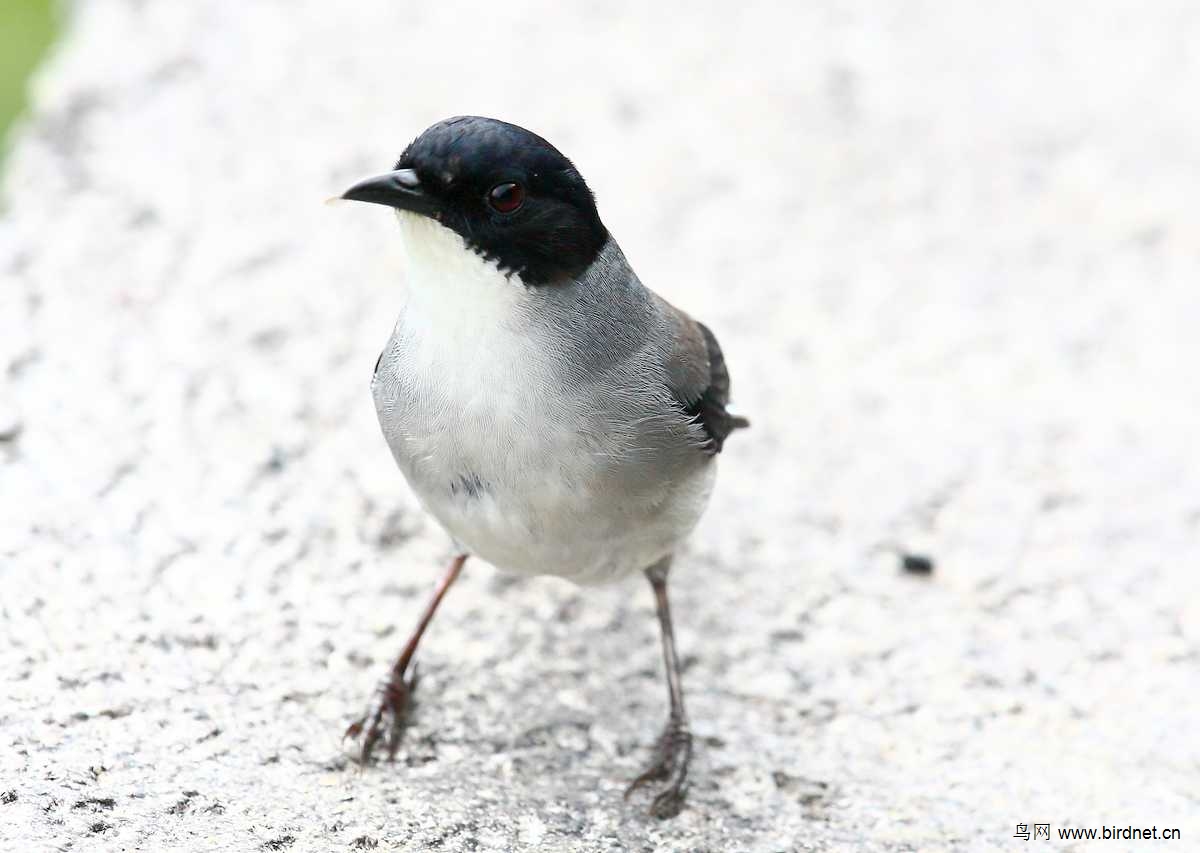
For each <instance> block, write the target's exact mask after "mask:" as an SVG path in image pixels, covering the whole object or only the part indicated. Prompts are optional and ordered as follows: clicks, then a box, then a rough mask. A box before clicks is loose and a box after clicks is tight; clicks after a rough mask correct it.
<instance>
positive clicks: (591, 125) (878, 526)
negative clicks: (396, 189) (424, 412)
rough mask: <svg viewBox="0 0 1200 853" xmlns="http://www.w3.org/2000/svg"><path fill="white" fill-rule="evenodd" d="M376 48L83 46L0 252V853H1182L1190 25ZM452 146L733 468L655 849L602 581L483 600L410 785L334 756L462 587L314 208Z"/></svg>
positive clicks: (692, 25) (433, 658)
mask: <svg viewBox="0 0 1200 853" xmlns="http://www.w3.org/2000/svg"><path fill="white" fill-rule="evenodd" d="M404 5H407V4H397V3H391V2H385V0H370V2H362V3H356V4H352V5H348V6H346V7H345V8H342V9H340V10H339V11H336V12H335V11H330V10H331V9H332V8H333V7H332V6H331V4H328V3H325V2H317V0H295V2H286V3H284V2H262V3H244V4H234V3H226V2H220V0H203V1H202V0H196V2H192V3H187V4H184V3H131V2H118V0H81V2H78V3H75V4H72V7H73V13H72V15H71V18H72V21H71V26H70V28H69V32H68V34H67V35H66V36H65V38H64V40H63V42H62V44H61V48H60V49H59V51H58V52H57V54H56V55H55V56H54V57H53V58H52V60H51V61H50V62H49V63H48V65H47V67H46V68H45V69H44V73H43V74H42V76H41V78H40V79H39V80H38V85H37V91H36V96H35V99H34V109H33V115H32V117H31V119H30V121H29V122H28V123H27V124H26V126H25V127H24V128H23V129H22V130H21V131H20V132H19V133H18V135H17V138H16V142H15V147H14V150H13V151H12V152H11V155H10V157H9V159H8V162H7V174H6V177H5V184H4V186H5V191H4V198H5V200H6V210H5V213H4V214H3V220H2V222H0V270H2V273H0V275H2V277H3V278H2V281H3V287H2V288H0V377H3V379H2V381H3V382H4V385H3V386H0V507H2V510H3V511H2V513H0V684H2V688H0V849H3V850H66V849H81V850H114V851H115V850H168V849H170V850H257V849H266V850H285V849H286V850H290V851H308V850H313V851H325V850H356V849H373V848H378V849H402V850H414V851H415V850H429V849H436V850H440V851H467V850H507V849H531V850H534V849H536V850H544V851H568V850H572V851H573V850H586V851H592V850H611V851H617V850H634V851H652V850H663V851H790V850H809V851H918V850H919V851H943V850H969V851H989V850H1013V849H1025V845H1027V844H1045V845H1046V847H1045V848H1043V849H1062V850H1085V849H1097V850H1115V849H1147V848H1146V847H1140V846H1138V845H1137V844H1129V845H1122V844H1120V843H1117V844H1114V843H1112V842H1097V843H1096V844H1095V845H1093V846H1092V847H1088V846H1087V845H1085V844H1080V843H1073V842H1067V841H1060V840H1058V837H1057V832H1058V830H1059V829H1060V828H1066V827H1085V828H1086V827H1100V826H1102V825H1113V824H1117V825H1119V826H1121V827H1124V826H1127V825H1134V826H1139V827H1140V826H1151V825H1157V826H1158V827H1159V828H1160V829H1162V828H1167V827H1172V828H1179V829H1180V830H1181V831H1182V840H1181V841H1179V842H1175V843H1174V844H1166V845H1162V844H1161V843H1160V844H1158V845H1154V847H1155V849H1158V847H1160V846H1161V847H1163V849H1178V850H1186V849H1195V846H1194V845H1195V844H1196V843H1197V841H1196V839H1197V838H1200V797H1198V795H1197V788H1196V784H1195V783H1196V780H1197V778H1198V771H1200V737H1197V736H1196V715H1197V707H1198V704H1200V580H1198V574H1197V565H1198V562H1200V451H1198V450H1197V446H1198V445H1197V431H1198V428H1200V380H1198V379H1197V372H1196V370H1197V364H1200V334H1197V320H1198V318H1200V286H1198V285H1200V280H1198V273H1200V228H1197V224H1198V219H1197V207H1196V199H1197V195H1198V190H1200V154H1198V153H1197V152H1200V112H1198V111H1197V107H1196V92H1197V90H1198V89H1200V54H1198V53H1197V51H1196V50H1195V49H1194V45H1195V44H1196V43H1197V41H1198V40H1200V12H1198V11H1197V8H1196V5H1195V3H1193V2H1191V0H1179V2H1155V3H1144V2H1132V0H1131V2H1089V3H1084V2H1066V0H1062V2H1058V3H1051V4H1037V5H1034V4H1024V3H1017V4H976V3H957V2H951V0H929V2H921V3H915V4H914V3H896V4H888V5H887V7H886V8H885V7H884V6H883V5H882V4H875V3H867V2H841V0H820V2H815V3H804V4H792V7H791V11H789V12H787V13H783V12H781V11H780V10H779V8H778V6H777V4H769V3H761V4H755V3H750V4H729V3H721V4H711V5H707V6H705V7H704V8H697V7H696V5H695V4H688V5H686V6H679V7H677V8H670V9H668V8H666V7H657V8H655V9H653V10H648V9H644V8H643V6H642V5H637V4H620V3H578V4H570V5H568V4H561V3H549V2H546V3H541V4H539V3H515V4H493V5H491V6H489V7H487V8H484V9H473V10H468V9H467V8H466V7H460V6H458V5H456V4H451V3H436V4H423V5H421V6H419V7H414V8H402V7H403V6H404ZM468 112H470V113H482V114H491V115H496V116H501V117H504V118H507V119H510V120H513V121H516V122H518V123H520V124H524V125H526V126H529V127H532V128H534V129H536V130H538V131H539V132H541V133H543V134H544V135H546V136H547V137H549V138H550V139H551V140H553V141H554V142H556V143H557V144H558V145H559V146H560V147H562V148H563V149H564V150H565V151H566V152H568V153H569V154H570V155H571V156H572V157H573V158H574V160H575V162H576V163H577V164H578V165H579V167H580V169H581V170H582V172H583V173H584V174H585V175H586V176H587V177H588V178H589V180H590V182H591V183H592V186H593V187H594V189H595V190H596V192H597V195H598V197H599V200H600V207H601V211H602V213H603V215H604V217H605V220H606V222H607V223H608V225H609V227H610V228H611V230H612V231H613V233H615V234H616V235H617V236H618V237H619V239H620V240H621V242H622V245H623V246H624V248H625V251H626V253H627V254H628V255H629V256H630V258H631V259H632V261H633V263H634V265H635V266H636V268H637V269H638V270H639V272H640V274H641V276H642V278H643V279H644V280H645V281H646V282H647V283H648V284H650V285H651V286H652V287H655V288H656V289H658V290H659V291H660V292H662V293H664V294H665V295H666V296H668V298H670V299H672V300H673V301H676V302H677V303H679V304H680V305H682V306H685V307H686V308H687V309H689V310H691V311H692V312H693V313H695V314H696V315H697V316H698V317H700V318H702V319H704V320H705V321H706V322H707V323H709V324H710V325H711V326H712V327H713V328H714V329H715V330H716V331H717V333H718V335H719V336H720V337H721V340H722V342H723V344H724V349H725V352H726V354H727V356H728V360H729V364H730V367H731V371H732V375H733V379H734V396H735V399H736V402H737V403H738V405H739V408H740V409H741V410H742V411H744V412H745V413H747V414H748V415H750V416H751V417H752V418H753V420H754V428H753V429H752V430H751V431H749V432H746V433H739V434H738V435H735V436H734V437H733V438H732V439H731V440H730V442H729V444H728V445H727V449H726V452H725V454H724V455H723V457H722V459H721V468H722V471H721V476H720V478H719V479H720V482H719V485H718V488H717V492H716V494H715V496H714V499H713V502H712V506H711V508H710V511H709V513H708V515H707V518H706V521H705V522H704V523H703V525H702V527H701V528H700V529H699V530H698V531H697V532H696V534H695V536H694V538H693V540H692V543H691V547H690V550H689V551H688V552H687V553H686V554H685V555H683V557H682V558H681V559H680V560H679V562H678V564H677V567H676V572H675V576H674V587H673V589H674V596H675V606H676V611H677V621H678V634H679V642H680V645H681V647H682V649H683V651H684V653H685V655H686V663H687V670H686V675H685V680H686V686H687V688H688V690H689V691H690V693H689V695H690V702H691V711H692V715H693V717H694V728H695V731H696V733H697V735H698V755H697V760H696V763H695V767H694V775H693V779H694V785H693V788H692V792H691V799H690V805H689V807H688V809H687V810H686V811H685V812H684V813H683V814H682V815H681V816H680V817H678V818H677V819H675V820H673V821H670V822H666V823H663V822H658V821H655V820H653V819H650V818H648V817H646V816H645V815H644V807H645V804H646V803H645V800H639V801H635V802H630V803H628V804H627V803H624V802H623V801H622V798H621V791H622V787H623V785H624V783H625V781H627V780H628V779H629V778H630V777H632V776H633V775H634V774H635V773H636V772H637V771H638V770H639V768H640V766H641V765H642V764H643V762H644V761H645V759H646V758H647V756H648V752H647V747H648V745H649V744H650V743H651V742H652V740H653V738H654V736H655V734H656V732H657V730H658V727H659V726H660V725H661V723H662V720H663V716H664V713H665V689H664V686H663V683H662V677H661V673H660V663H659V650H658V645H657V643H658V640H657V634H656V626H655V623H654V619H653V610H652V606H651V597H650V593H649V590H648V588H646V587H645V585H644V584H643V582H642V581H640V580H639V579H636V578H635V579H631V580H629V581H628V582H626V583H623V584H621V585H619V586H616V587H614V588H607V589H601V590H579V589H576V588H573V587H571V586H569V585H567V584H565V583H563V582H560V581H556V580H551V579H538V580H530V581H521V582H513V581H508V580H504V579H501V578H498V577H494V576H493V574H492V572H491V570H490V569H488V568H486V567H485V566H483V565H481V564H475V565H474V566H472V567H470V569H469V571H468V572H467V574H466V576H465V577H464V580H463V581H462V582H461V586H459V587H458V588H456V589H454V590H453V591H452V593H451V595H450V597H449V599H448V601H447V605H446V607H445V609H444V611H443V612H442V613H441V614H440V616H439V618H438V619H437V621H436V622H435V624H434V627H433V629H432V631H431V634H430V636H429V637H428V638H427V639H428V642H427V644H426V645H425V647H424V648H423V649H422V652H421V657H420V661H421V667H422V672H423V675H424V678H423V683H422V685H421V690H420V700H421V701H420V705H419V708H418V711H417V715H416V719H415V723H414V726H413V728H412V730H411V731H410V733H409V737H408V740H407V742H406V744H405V747H404V748H403V750H402V751H401V753H400V755H399V757H398V760H397V761H396V763H395V764H394V765H383V766H373V767H370V768H367V769H366V770H360V769H359V768H358V767H357V766H356V765H355V764H354V763H353V762H351V761H350V760H349V758H348V755H349V753H348V749H347V748H345V747H343V745H342V743H341V741H340V735H341V733H342V731H343V730H344V728H345V726H346V725H347V723H348V722H349V721H350V720H351V719H352V717H353V716H354V715H355V714H356V713H357V712H358V711H360V710H361V709H362V707H363V706H364V702H365V700H366V698H367V696H368V695H369V693H370V691H371V689H372V687H373V686H374V684H375V683H376V680H377V679H378V678H379V677H380V675H381V674H382V671H383V668H384V667H385V666H386V664H387V661H388V659H389V658H390V657H391V656H392V655H393V654H394V653H395V652H396V650H397V647H398V645H399V644H400V642H401V639H402V635H403V634H404V632H406V631H407V630H408V628H409V626H410V625H411V623H412V622H413V621H414V619H415V618H416V615H417V613H418V609H419V607H420V605H421V602H422V601H423V598H424V596H425V594H426V591H427V589H428V588H429V587H430V585H431V584H432V582H433V580H434V578H435V576H436V574H437V572H438V571H440V563H441V562H442V561H443V560H444V559H445V557H446V555H447V543H446V540H445V538H444V537H443V535H442V534H441V533H440V532H439V531H438V530H437V529H436V528H435V526H434V525H433V524H432V523H431V522H430V521H428V520H427V519H425V518H423V517H422V515H421V513H420V512H419V511H418V509H417V507H416V504H415V502H414V500H413V498H412V496H411V494H410V493H409V492H408V491H407V489H406V487H405V485H404V483H403V481H402V480H401V478H400V476H399V474H398V472H397V471H396V470H395V468H394V466H393V464H392V461H391V459H390V456H389V454H388V452H387V450H386V448H385V446H384V443H383V441H382V439H381V437H380V435H379V431H378V427H377V425H376V423H375V416H374V411H373V408H372V405H371V401H370V397H369V394H368V390H367V382H368V378H369V376H370V369H371V365H372V364H373V362H374V360H375V356H376V355H377V353H378V351H379V349H380V347H381V345H382V343H383V342H384V340H385V339H386V337H387V335H388V332H389V329H390V325H391V322H392V318H393V315H394V313H395V310H396V305H397V303H398V299H399V288H400V282H399V281H398V280H397V274H396V240H395V234H394V226H393V223H392V222H391V219H390V217H388V216H387V215H386V214H385V213H384V212H383V211H381V210H378V209H372V208H368V207H366V206H362V207H354V206H341V207H326V206H323V205H322V204H321V202H322V200H323V199H324V198H326V197H327V196H329V195H331V194H333V193H336V192H338V191H340V190H342V189H344V188H345V187H346V186H347V185H348V184H349V183H350V182H351V181H353V180H355V179H357V178H359V177H362V176H363V175H366V174H370V173H374V172H377V171H379V170H381V169H383V168H385V167H387V166H388V165H390V163H391V162H392V161H393V160H394V158H395V157H396V155H397V154H398V153H399V151H400V150H401V149H402V148H403V146H404V145H405V144H406V143H407V142H408V140H409V139H410V138H412V137H413V136H414V135H415V134H416V133H418V132H419V131H420V130H421V129H423V128H424V127H425V126H426V125H428V124H430V123H431V122H433V121H434V120H436V119H439V118H442V117H444V116H446V115H452V114H457V113H468ZM903 553H919V554H924V555H929V556H932V557H933V559H934V560H935V562H936V569H935V571H934V573H933V574H932V575H931V576H926V577H921V576H915V575H912V574H905V573H902V572H901V571H900V570H899V568H898V566H899V563H900V559H901V554H903ZM1018 823H1026V824H1030V825H1032V824H1034V823H1049V824H1050V825H1051V828H1052V831H1053V832H1054V833H1055V835H1054V840H1053V841H1052V842H1051V843H1049V844H1047V843H1046V842H1042V841H1039V842H1033V841H1030V842H1025V841H1022V840H1019V839H1014V838H1013V835H1014V831H1015V828H1016V825H1017V824H1018Z"/></svg>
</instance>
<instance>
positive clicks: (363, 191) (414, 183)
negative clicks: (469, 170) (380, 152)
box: [342, 169, 438, 216]
mask: <svg viewBox="0 0 1200 853" xmlns="http://www.w3.org/2000/svg"><path fill="white" fill-rule="evenodd" d="M342 198H344V199H346V200H347V201H366V202H370V203H371V204H384V205H387V206H388V207H395V208H397V209H399V210H411V211H412V212H413V213H421V214H424V215H426V216H432V215H433V214H434V213H435V212H436V211H437V209H438V205H437V202H436V201H434V200H433V198H431V197H430V196H429V195H427V194H426V193H425V191H424V190H423V189H422V188H421V179H420V178H418V177H417V173H416V172H414V171H413V170H412V169H397V170H396V171H394V172H388V173H387V174H386V175H377V176H376V177H374V178H367V179H366V180H365V181H359V182H358V183H357V184H355V185H354V186H352V187H351V188H350V189H348V190H346V191H345V192H344V193H342Z"/></svg>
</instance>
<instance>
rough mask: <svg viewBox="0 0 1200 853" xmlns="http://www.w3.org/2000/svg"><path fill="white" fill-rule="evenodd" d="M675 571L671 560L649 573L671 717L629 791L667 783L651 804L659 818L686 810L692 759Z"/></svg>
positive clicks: (656, 565) (650, 569)
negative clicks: (670, 583) (671, 595)
mask: <svg viewBox="0 0 1200 853" xmlns="http://www.w3.org/2000/svg"><path fill="white" fill-rule="evenodd" d="M670 569H671V560H670V558H669V557H668V558H667V559H665V560H661V561H659V562H658V563H655V564H654V565H653V566H651V567H650V568H648V569H647V570H646V577H648V578H649V579H650V585H651V586H652V587H653V588H654V599H655V602H656V604H657V606H658V622H659V625H660V627H661V628H662V646H663V660H664V662H665V663H666V666H667V690H668V692H669V693H670V697H671V716H670V717H669V718H668V719H667V726H666V728H665V729H663V733H662V736H661V737H659V739H658V744H657V745H656V746H655V749H654V761H653V762H652V763H651V765H650V767H649V768H647V769H646V772H644V773H643V774H642V775H641V776H638V777H637V778H636V779H634V780H633V782H632V783H631V784H630V785H629V787H628V788H627V789H626V790H625V796H626V797H628V796H629V795H630V794H632V793H633V792H634V791H635V790H637V789H638V788H640V787H641V786H642V785H645V784H646V783H648V782H658V781H665V785H664V786H663V788H662V790H661V791H660V792H659V793H658V794H657V795H656V796H655V798H654V802H653V803H652V804H651V805H650V814H652V815H654V816H655V817H659V818H668V817H674V816H675V815H677V814H679V811H680V809H682V808H683V800H684V796H685V794H686V792H687V774H688V764H689V763H690V762H691V760H692V733H691V732H690V731H689V730H688V722H687V714H686V713H684V710H683V685H682V683H681V682H680V678H679V656H678V655H677V654H676V653H675V632H674V630H673V629H672V628H671V607H670V604H669V603H668V602H667V573H668V572H669V571H670Z"/></svg>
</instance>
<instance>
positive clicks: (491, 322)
mask: <svg viewBox="0 0 1200 853" xmlns="http://www.w3.org/2000/svg"><path fill="white" fill-rule="evenodd" d="M397 218H398V219H399V221H400V235H401V239H402V241H403V245H404V249H403V264H404V280H405V284H406V286H407V290H408V301H407V305H406V311H407V313H408V314H409V317H410V322H416V323H419V324H421V325H423V326H424V325H425V324H428V330H429V331H431V332H435V333H437V334H448V335H461V334H472V333H481V332H484V331H486V330H487V329H489V328H490V329H493V330H494V329H495V328H496V326H498V325H499V326H510V324H511V323H512V322H513V320H514V319H516V315H520V314H523V313H524V312H523V310H522V309H523V308H524V307H525V306H526V305H527V304H528V301H529V294H528V292H527V290H528V289H527V288H526V286H525V285H524V284H523V283H522V282H521V280H520V279H519V278H518V277H517V276H516V275H510V274H507V273H505V272H502V271H501V270H500V268H499V267H498V266H497V265H496V264H495V263H493V262H491V261H487V260H484V258H483V257H482V256H480V255H478V254H476V253H475V252H473V251H472V250H471V249H470V247H469V246H467V243H466V241H465V240H463V238H462V237H460V236H459V235H458V234H456V233H455V232H454V231H451V230H450V229H449V228H446V227H445V226H443V225H441V224H439V223H437V222H435V221H433V220H432V219H430V218H428V217H426V216H421V215H419V214H416V213H411V212H409V211H403V210H401V211H397Z"/></svg>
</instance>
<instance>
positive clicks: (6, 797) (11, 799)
mask: <svg viewBox="0 0 1200 853" xmlns="http://www.w3.org/2000/svg"><path fill="white" fill-rule="evenodd" d="M16 801H17V792H16V791H5V792H4V793H2V794H0V803H4V805H6V806H7V805H8V804H9V803H15V802H16Z"/></svg>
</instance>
